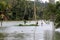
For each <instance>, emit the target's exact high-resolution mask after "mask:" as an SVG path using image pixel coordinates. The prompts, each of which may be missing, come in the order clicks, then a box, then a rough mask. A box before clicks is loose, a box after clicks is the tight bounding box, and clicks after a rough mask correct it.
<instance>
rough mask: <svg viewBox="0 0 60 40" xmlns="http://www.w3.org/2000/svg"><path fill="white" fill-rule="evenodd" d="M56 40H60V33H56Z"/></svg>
mask: <svg viewBox="0 0 60 40" xmlns="http://www.w3.org/2000/svg"><path fill="white" fill-rule="evenodd" d="M55 40H60V33H59V32H55Z"/></svg>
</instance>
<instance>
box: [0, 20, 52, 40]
mask: <svg viewBox="0 0 60 40" xmlns="http://www.w3.org/2000/svg"><path fill="white" fill-rule="evenodd" d="M32 23H33V24H34V23H35V22H34V21H32V22H28V23H26V24H32ZM18 24H23V22H19V21H18V22H3V26H2V27H0V40H52V37H53V27H52V25H51V24H52V23H48V24H46V23H45V22H43V25H41V21H39V22H38V25H39V26H37V27H36V26H16V25H18Z"/></svg>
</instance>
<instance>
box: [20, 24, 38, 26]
mask: <svg viewBox="0 0 60 40" xmlns="http://www.w3.org/2000/svg"><path fill="white" fill-rule="evenodd" d="M19 26H38V25H37V24H29V25H27V24H19Z"/></svg>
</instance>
